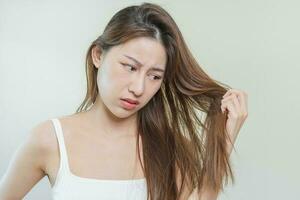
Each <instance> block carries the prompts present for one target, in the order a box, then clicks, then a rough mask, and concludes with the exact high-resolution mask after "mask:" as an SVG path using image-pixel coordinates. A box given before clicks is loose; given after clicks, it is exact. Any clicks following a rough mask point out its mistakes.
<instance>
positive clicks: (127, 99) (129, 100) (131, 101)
mask: <svg viewBox="0 0 300 200" xmlns="http://www.w3.org/2000/svg"><path fill="white" fill-rule="evenodd" d="M122 100H124V101H127V102H128V103H131V104H136V105H137V104H139V102H138V101H137V100H133V99H129V98H125V99H122Z"/></svg>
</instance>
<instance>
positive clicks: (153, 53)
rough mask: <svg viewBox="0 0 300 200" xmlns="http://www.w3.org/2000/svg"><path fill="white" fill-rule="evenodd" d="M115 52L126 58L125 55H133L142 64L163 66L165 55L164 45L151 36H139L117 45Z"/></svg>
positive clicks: (165, 59)
mask: <svg viewBox="0 0 300 200" xmlns="http://www.w3.org/2000/svg"><path fill="white" fill-rule="evenodd" d="M115 50H116V54H117V56H118V57H121V58H124V59H126V56H124V54H125V55H129V56H131V57H134V58H135V59H137V60H138V61H140V62H141V63H142V64H143V65H149V66H157V67H161V68H165V65H166V61H167V56H166V52H165V48H164V46H163V45H162V44H161V43H160V42H159V41H157V40H155V39H152V38H146V37H140V38H134V39H131V40H129V41H127V42H125V43H123V44H121V45H118V46H117V48H116V49H115Z"/></svg>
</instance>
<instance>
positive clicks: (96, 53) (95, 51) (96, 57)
mask: <svg viewBox="0 0 300 200" xmlns="http://www.w3.org/2000/svg"><path fill="white" fill-rule="evenodd" d="M101 54H102V53H101V50H100V49H99V47H97V46H94V47H93V48H92V59H93V64H94V65H95V67H96V68H98V69H99V67H100V63H101V59H102V56H101Z"/></svg>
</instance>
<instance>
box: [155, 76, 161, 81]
mask: <svg viewBox="0 0 300 200" xmlns="http://www.w3.org/2000/svg"><path fill="white" fill-rule="evenodd" d="M153 77H154V78H153V80H160V79H161V77H160V76H155V75H153Z"/></svg>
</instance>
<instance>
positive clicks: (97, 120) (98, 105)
mask: <svg viewBox="0 0 300 200" xmlns="http://www.w3.org/2000/svg"><path fill="white" fill-rule="evenodd" d="M86 118H87V121H88V123H89V124H90V125H91V126H92V127H93V129H94V128H95V130H100V131H97V132H99V133H100V134H103V135H105V136H109V137H110V136H111V137H113V138H115V137H123V136H136V133H137V127H136V125H137V123H136V115H132V116H130V117H127V118H119V117H117V116H115V115H114V114H113V113H111V112H110V110H109V109H108V108H107V107H106V106H105V105H104V104H103V101H102V100H101V98H100V97H99V96H98V97H97V98H96V101H95V103H94V104H93V105H92V107H91V108H90V110H88V111H87V112H86Z"/></svg>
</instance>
